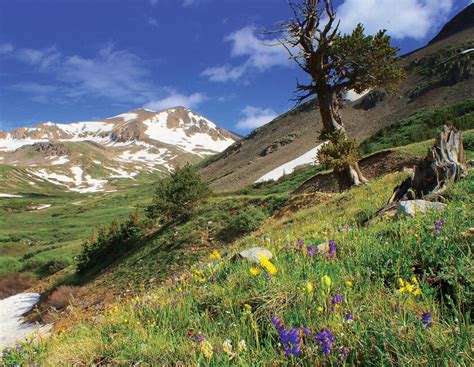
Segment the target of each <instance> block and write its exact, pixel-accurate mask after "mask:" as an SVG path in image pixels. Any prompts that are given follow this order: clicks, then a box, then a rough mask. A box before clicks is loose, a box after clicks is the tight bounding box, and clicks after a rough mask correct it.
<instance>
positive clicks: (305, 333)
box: [301, 326, 311, 336]
mask: <svg viewBox="0 0 474 367" xmlns="http://www.w3.org/2000/svg"><path fill="white" fill-rule="evenodd" d="M301 331H302V332H303V334H304V335H307V336H309V335H311V330H309V329H308V328H307V327H305V326H302V327H301Z"/></svg>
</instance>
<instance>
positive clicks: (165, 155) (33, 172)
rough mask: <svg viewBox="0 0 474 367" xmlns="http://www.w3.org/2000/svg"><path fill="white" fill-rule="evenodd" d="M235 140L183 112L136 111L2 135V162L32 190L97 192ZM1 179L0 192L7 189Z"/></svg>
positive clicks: (165, 169)
mask: <svg viewBox="0 0 474 367" xmlns="http://www.w3.org/2000/svg"><path fill="white" fill-rule="evenodd" d="M236 140H238V137H237V136H236V135H234V134H232V133H230V132H228V131H226V130H224V129H221V128H219V127H218V126H217V125H216V124H214V123H213V122H211V121H210V120H208V119H206V118H205V117H203V116H201V115H198V114H197V113H195V112H193V111H190V110H188V109H186V108H183V107H175V108H170V109H167V110H163V111H159V112H155V111H150V110H145V109H138V110H134V111H130V112H126V113H123V114H120V115H117V116H114V117H110V118H107V119H104V120H98V121H84V122H76V123H71V124H60V123H53V122H45V123H41V124H39V125H37V126H35V127H31V128H19V129H16V130H14V131H12V132H0V163H1V164H5V165H10V166H15V167H19V168H24V169H25V171H24V172H27V174H28V176H29V178H30V179H29V182H30V183H31V187H32V188H35V187H36V188H37V187H39V182H38V181H40V182H41V181H47V182H49V183H51V184H53V185H56V186H57V187H58V188H59V189H63V190H69V191H76V192H95V191H104V190H107V189H112V188H114V187H116V186H120V181H121V180H124V179H131V178H137V177H139V176H143V175H147V174H149V173H153V172H156V173H158V174H159V173H167V172H169V171H170V170H172V169H173V168H175V167H176V166H177V165H181V164H183V163H185V162H190V163H195V162H198V161H199V160H201V159H203V158H204V157H206V156H209V155H213V154H215V153H218V152H221V151H223V150H224V149H225V148H227V147H228V146H229V145H231V144H232V143H233V142H235V141H236ZM2 181H4V180H3V179H2V178H0V192H2V187H7V185H6V183H5V182H2Z"/></svg>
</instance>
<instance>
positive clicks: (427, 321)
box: [421, 312, 433, 329]
mask: <svg viewBox="0 0 474 367" xmlns="http://www.w3.org/2000/svg"><path fill="white" fill-rule="evenodd" d="M421 322H422V323H423V325H425V326H426V328H427V329H431V328H432V327H433V313H432V312H425V313H424V314H422V315H421Z"/></svg>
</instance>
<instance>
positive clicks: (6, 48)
mask: <svg viewBox="0 0 474 367" xmlns="http://www.w3.org/2000/svg"><path fill="white" fill-rule="evenodd" d="M13 50H14V47H13V45H11V44H10V43H0V55H5V54H9V53H11V52H13Z"/></svg>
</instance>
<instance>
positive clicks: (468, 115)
mask: <svg viewBox="0 0 474 367" xmlns="http://www.w3.org/2000/svg"><path fill="white" fill-rule="evenodd" d="M445 124H451V125H454V126H456V127H457V128H458V129H461V130H464V131H465V130H470V129H474V98H470V99H467V100H465V101H463V102H461V103H457V104H455V105H453V106H450V107H446V108H438V109H434V110H421V111H418V112H416V113H414V114H413V115H411V116H410V117H407V118H404V119H401V120H399V121H397V122H396V123H394V124H393V125H390V126H388V127H386V128H384V129H382V130H380V131H378V132H377V133H375V134H374V135H372V136H371V137H370V138H368V139H366V140H364V141H363V142H362V143H361V144H360V148H359V149H360V151H361V153H362V154H364V155H365V154H370V153H374V152H376V151H379V150H382V149H388V148H392V147H399V146H403V145H408V144H411V143H416V142H420V141H424V140H427V139H430V138H431V137H432V136H433V135H434V134H435V132H436V130H437V129H438V128H439V127H441V126H443V125H445Z"/></svg>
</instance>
